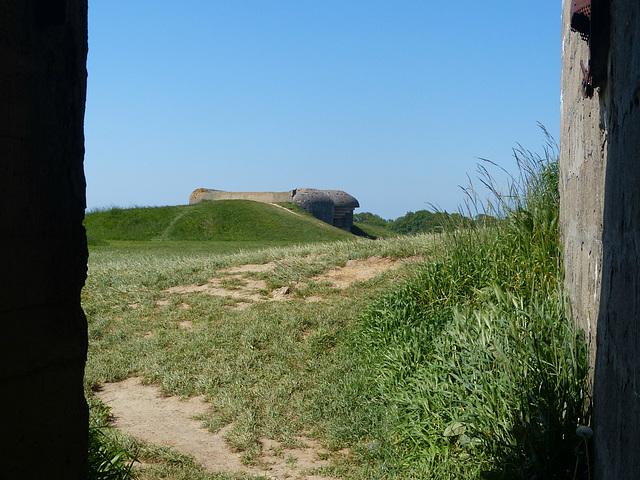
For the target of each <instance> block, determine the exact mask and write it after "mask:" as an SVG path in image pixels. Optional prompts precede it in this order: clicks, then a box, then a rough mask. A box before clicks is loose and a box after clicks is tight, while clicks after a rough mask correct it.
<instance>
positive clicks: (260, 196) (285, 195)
mask: <svg viewBox="0 0 640 480" xmlns="http://www.w3.org/2000/svg"><path fill="white" fill-rule="evenodd" d="M292 198H293V191H290V192H225V191H224V190H211V189H208V188H198V189H197V190H194V191H193V193H191V195H190V196H189V204H191V205H193V204H194V203H200V202H202V201H203V200H252V201H254V202H262V203H285V202H291V201H292Z"/></svg>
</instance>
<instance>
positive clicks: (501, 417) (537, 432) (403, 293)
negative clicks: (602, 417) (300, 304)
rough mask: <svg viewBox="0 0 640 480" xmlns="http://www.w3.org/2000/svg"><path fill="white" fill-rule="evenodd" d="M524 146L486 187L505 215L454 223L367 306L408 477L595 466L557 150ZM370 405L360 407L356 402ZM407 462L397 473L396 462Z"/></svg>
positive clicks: (362, 343)
mask: <svg viewBox="0 0 640 480" xmlns="http://www.w3.org/2000/svg"><path fill="white" fill-rule="evenodd" d="M552 146H553V145H552V144H550V148H547V149H545V155H544V156H538V155H535V154H532V153H531V152H529V151H526V150H524V149H522V148H519V149H517V150H516V151H515V156H516V160H517V162H518V166H519V172H520V175H519V177H517V178H513V177H512V182H511V183H510V184H509V185H508V187H507V190H506V191H504V192H503V191H500V190H499V188H498V187H497V184H496V182H495V181H494V180H493V178H492V176H491V175H490V172H489V169H488V168H486V167H484V166H483V167H482V168H481V174H482V175H481V182H482V183H484V184H485V185H486V186H487V187H488V188H489V191H490V192H491V196H490V198H489V199H488V200H483V201H480V199H479V197H478V195H477V193H476V191H475V189H474V188H473V187H472V186H471V187H470V188H469V189H467V192H468V193H469V202H468V203H467V207H468V208H469V210H470V211H471V210H472V209H478V207H481V208H482V209H483V212H484V213H486V214H488V215H491V216H492V217H495V218H498V221H496V222H492V223H491V224H490V225H485V226H475V227H474V228H448V229H445V232H446V233H445V234H444V235H445V236H446V239H447V241H445V242H443V245H444V251H443V252H442V257H441V258H440V260H439V261H437V262H435V263H433V264H431V265H429V266H428V267H426V268H425V269H424V270H423V271H422V272H421V273H420V274H419V275H418V276H417V277H416V278H415V279H414V280H413V281H412V282H410V283H408V284H407V285H405V286H404V287H403V288H402V289H400V290H398V291H395V292H391V293H388V294H386V295H384V296H382V297H381V298H380V299H379V300H378V301H376V302H374V304H373V305H372V306H371V307H370V308H369V309H368V310H367V311H366V312H365V313H364V314H363V315H362V316H361V319H360V325H359V327H358V328H357V329H356V331H355V333H354V335H353V336H352V338H351V346H350V348H351V350H352V351H353V352H355V353H356V354H357V355H359V357H360V363H361V364H363V365H369V367H368V368H367V369H366V370H367V373H366V375H367V376H368V378H369V382H370V386H371V387H372V388H373V391H372V393H371V394H370V395H369V396H368V399H367V401H366V402H361V405H366V407H362V408H370V406H371V405H377V407H376V408H380V406H382V408H384V409H386V410H387V411H388V412H391V416H390V417H389V418H390V420H389V423H388V425H387V426H386V428H387V429H388V432H389V435H388V439H386V440H385V439H382V442H383V443H386V446H384V448H379V449H378V452H377V453H376V454H371V455H370V457H371V458H370V460H371V461H372V462H373V463H377V464H378V465H381V464H385V463H392V464H395V465H402V466H403V468H402V472H403V473H402V474H401V475H402V476H403V477H406V478H443V479H444V478H519V479H541V478H567V479H574V478H588V475H589V466H588V464H587V461H586V458H587V456H586V452H585V450H584V443H583V442H582V439H581V438H579V437H577V436H576V434H575V431H576V427H578V426H579V425H582V424H588V422H589V414H588V410H586V409H585V408H586V405H587V400H588V399H587V398H586V396H585V395H586V394H585V388H584V386H585V378H586V374H587V366H586V348H585V344H584V341H583V339H582V338H581V336H580V335H579V334H577V332H576V331H575V330H574V328H573V324H572V322H571V321H570V319H569V318H570V317H569V315H568V308H567V306H566V305H565V301H564V299H563V296H562V292H561V285H562V274H561V272H562V265H561V255H560V251H559V236H558V206H559V195H558V165H557V160H556V158H555V156H554V152H555V150H554V149H553V148H551V147H552ZM357 408H360V407H357ZM394 475H396V476H397V475H398V473H397V472H396V473H395V474H394Z"/></svg>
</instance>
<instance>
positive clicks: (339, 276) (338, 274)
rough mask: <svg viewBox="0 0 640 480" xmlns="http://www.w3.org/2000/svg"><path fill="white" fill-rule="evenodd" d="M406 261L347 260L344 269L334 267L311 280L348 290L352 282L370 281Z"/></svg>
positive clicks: (377, 259)
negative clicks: (325, 282)
mask: <svg viewBox="0 0 640 480" xmlns="http://www.w3.org/2000/svg"><path fill="white" fill-rule="evenodd" d="M406 262H407V259H391V258H386V257H370V258H365V259H359V260H348V261H347V263H346V265H345V266H344V267H335V268H332V269H331V270H329V271H328V272H327V273H324V274H322V275H319V276H317V277H314V279H313V280H316V281H318V280H327V281H329V282H331V283H332V284H333V285H334V286H335V287H336V288H340V289H344V288H348V287H349V286H350V285H351V284H352V283H353V282H355V281H360V282H363V281H365V280H370V279H372V278H373V277H375V276H377V275H380V274H381V273H383V272H385V271H387V270H394V269H396V268H398V267H400V265H402V264H403V263H406Z"/></svg>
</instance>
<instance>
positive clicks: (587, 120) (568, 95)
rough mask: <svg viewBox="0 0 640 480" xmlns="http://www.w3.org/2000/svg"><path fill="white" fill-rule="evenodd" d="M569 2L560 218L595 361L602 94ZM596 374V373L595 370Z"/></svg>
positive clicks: (577, 306) (570, 285)
mask: <svg viewBox="0 0 640 480" xmlns="http://www.w3.org/2000/svg"><path fill="white" fill-rule="evenodd" d="M570 7H571V0H565V1H564V7H563V22H562V52H563V53H562V55H563V56H562V79H561V100H562V101H561V105H562V106H561V108H562V115H561V127H560V128H561V132H562V133H561V138H560V196H561V199H562V201H561V202H560V222H561V224H562V240H563V246H564V262H565V271H566V276H565V285H566V287H567V292H568V293H569V296H570V299H571V303H572V306H573V313H574V315H575V318H576V320H577V322H578V324H579V325H580V327H581V328H582V329H583V330H584V331H585V333H586V335H587V340H588V341H589V343H590V345H591V346H592V348H591V350H590V351H591V354H592V359H591V362H590V364H591V365H595V340H596V324H597V317H598V309H599V304H600V282H601V275H602V216H603V212H604V177H605V170H606V164H607V158H606V150H605V134H604V130H603V129H601V123H602V121H601V111H600V97H599V95H598V94H597V93H596V95H594V96H593V97H592V98H583V96H582V79H583V76H582V70H581V67H580V62H581V61H582V62H583V63H584V64H587V63H588V61H589V48H588V45H587V42H586V41H584V40H583V39H581V37H580V35H579V34H578V33H576V32H572V31H571V25H570V21H569V11H570ZM591 374H593V371H592V372H591Z"/></svg>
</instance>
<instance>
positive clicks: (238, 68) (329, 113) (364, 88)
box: [85, 0, 561, 218]
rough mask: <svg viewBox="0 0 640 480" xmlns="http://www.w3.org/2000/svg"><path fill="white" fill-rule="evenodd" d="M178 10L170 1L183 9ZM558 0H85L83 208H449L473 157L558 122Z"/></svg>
mask: <svg viewBox="0 0 640 480" xmlns="http://www.w3.org/2000/svg"><path fill="white" fill-rule="evenodd" d="M187 5H188V8H187ZM560 15H561V2H560V1H556V2H550V1H545V2H535V3H531V2H529V3H527V2H520V1H517V2H514V1H506V0H494V1H491V2H478V1H477V0H464V1H457V2H434V1H429V0H422V1H417V0H393V1H392V0H385V1H378V0H369V1H364V0H339V1H334V0H287V1H284V0H224V1H220V0H190V1H189V2H179V1H177V0H174V1H169V0H157V1H155V2H152V3H149V2H137V1H136V2H132V1H130V0H129V1H123V0H109V1H106V0H95V1H90V2H89V57H88V61H87V69H88V72H89V77H88V91H87V107H86V117H85V142H86V155H85V173H86V177H87V205H88V208H89V209H92V208H96V207H106V206H110V205H117V206H122V207H128V206H147V205H148V206H152V205H178V204H185V203H187V202H188V197H189V194H190V193H191V192H192V191H193V190H194V189H196V188H199V187H204V188H215V189H219V190H231V191H285V190H290V189H293V188H297V187H310V188H321V189H338V190H345V191H346V192H348V193H350V194H352V195H353V196H355V197H356V198H357V199H358V200H359V202H360V206H361V208H360V209H359V210H357V211H370V212H373V213H377V214H379V215H381V216H382V217H384V218H396V217H399V216H401V215H404V214H405V213H406V212H407V211H416V210H420V209H425V208H429V204H437V205H439V206H440V207H441V208H443V209H446V210H448V211H454V210H456V208H457V206H458V205H459V204H461V203H462V202H463V200H464V195H463V193H462V191H461V190H460V188H459V186H460V185H465V184H466V183H467V174H470V175H472V176H473V175H474V172H475V169H476V164H477V163H478V160H477V159H478V157H483V158H489V159H491V160H492V161H495V162H497V163H499V164H500V165H502V166H504V167H506V168H507V169H511V168H512V167H513V164H514V162H513V157H512V149H513V148H514V147H515V146H516V144H517V143H521V144H522V145H523V146H524V147H525V148H527V149H530V150H533V151H538V152H541V151H542V148H543V146H544V142H545V138H544V135H543V133H542V131H541V130H540V128H539V127H538V126H537V122H540V123H542V124H544V125H545V126H546V127H547V129H548V130H549V132H550V133H551V134H552V135H553V136H555V137H556V138H557V137H558V134H559V130H560V94H559V83H560V27H561V19H560Z"/></svg>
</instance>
